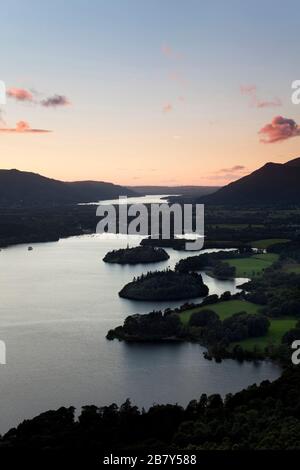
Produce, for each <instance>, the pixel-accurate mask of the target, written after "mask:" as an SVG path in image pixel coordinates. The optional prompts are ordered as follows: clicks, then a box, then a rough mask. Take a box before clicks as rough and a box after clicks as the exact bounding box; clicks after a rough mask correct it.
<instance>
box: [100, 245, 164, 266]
mask: <svg viewBox="0 0 300 470" xmlns="http://www.w3.org/2000/svg"><path fill="white" fill-rule="evenodd" d="M169 258H170V256H169V255H168V253H167V252H166V251H165V250H164V249H163V248H157V247H154V246H134V247H132V248H129V247H127V248H121V249H120V250H113V251H109V252H108V253H106V255H105V256H104V258H103V261H104V262H105V263H116V264H138V263H157V262H159V261H166V260H167V259H169Z"/></svg>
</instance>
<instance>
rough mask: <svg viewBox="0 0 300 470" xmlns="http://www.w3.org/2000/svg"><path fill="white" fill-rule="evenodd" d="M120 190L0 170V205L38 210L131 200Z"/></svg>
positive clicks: (98, 183) (108, 185) (97, 183)
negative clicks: (78, 204)
mask: <svg viewBox="0 0 300 470" xmlns="http://www.w3.org/2000/svg"><path fill="white" fill-rule="evenodd" d="M135 195H136V193H135V192H134V191H132V190H130V189H128V188H125V187H123V186H118V185H115V184H112V183H106V182H103V181H74V182H65V181H59V180H55V179H51V178H46V177H45V176H41V175H39V174H37V173H30V172H26V171H19V170H0V205H1V206H2V207H3V206H41V205H47V206H49V205H59V204H70V203H79V202H93V201H99V200H104V199H114V198H118V197H119V196H135Z"/></svg>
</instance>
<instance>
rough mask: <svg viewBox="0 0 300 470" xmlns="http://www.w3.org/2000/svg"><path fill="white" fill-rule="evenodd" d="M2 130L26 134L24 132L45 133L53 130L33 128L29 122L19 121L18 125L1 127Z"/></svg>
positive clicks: (0, 130)
mask: <svg viewBox="0 0 300 470" xmlns="http://www.w3.org/2000/svg"><path fill="white" fill-rule="evenodd" d="M0 132H9V133H13V132H16V133H20V134H24V133H35V134H44V133H47V132H51V131H49V130H46V129H33V128H32V127H30V125H29V124H28V122H26V121H19V122H17V124H16V127H0Z"/></svg>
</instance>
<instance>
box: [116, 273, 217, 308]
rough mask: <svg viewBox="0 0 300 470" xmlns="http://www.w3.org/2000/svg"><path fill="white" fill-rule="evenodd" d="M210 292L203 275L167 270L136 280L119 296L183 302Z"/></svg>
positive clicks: (148, 274) (143, 275) (126, 286)
mask: <svg viewBox="0 0 300 470" xmlns="http://www.w3.org/2000/svg"><path fill="white" fill-rule="evenodd" d="M208 292H209V289H208V287H207V286H206V285H205V284H204V283H203V280H202V276H201V274H197V273H182V272H177V271H172V270H171V269H166V270H164V271H154V272H148V273H147V274H142V275H141V276H140V277H137V278H134V279H133V281H132V282H129V283H128V284H126V285H125V286H124V287H123V289H122V290H121V291H120V292H119V296H120V297H124V298H126V299H132V300H182V299H193V298H196V297H205V296H207V295H208Z"/></svg>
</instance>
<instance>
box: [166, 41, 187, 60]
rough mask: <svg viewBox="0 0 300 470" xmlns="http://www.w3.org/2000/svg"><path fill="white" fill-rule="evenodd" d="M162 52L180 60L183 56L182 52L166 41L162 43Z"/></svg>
mask: <svg viewBox="0 0 300 470" xmlns="http://www.w3.org/2000/svg"><path fill="white" fill-rule="evenodd" d="M161 52H162V54H163V55H164V56H165V57H168V58H169V59H173V60H178V59H181V58H182V54H181V53H180V52H177V51H174V49H173V48H172V47H171V46H169V45H168V44H166V43H164V44H162V46H161Z"/></svg>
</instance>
